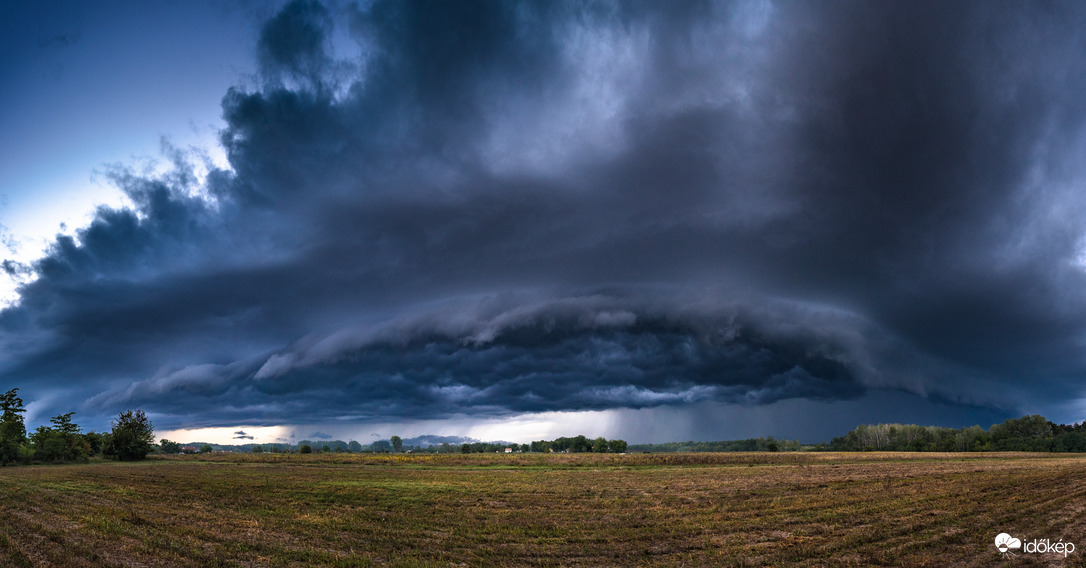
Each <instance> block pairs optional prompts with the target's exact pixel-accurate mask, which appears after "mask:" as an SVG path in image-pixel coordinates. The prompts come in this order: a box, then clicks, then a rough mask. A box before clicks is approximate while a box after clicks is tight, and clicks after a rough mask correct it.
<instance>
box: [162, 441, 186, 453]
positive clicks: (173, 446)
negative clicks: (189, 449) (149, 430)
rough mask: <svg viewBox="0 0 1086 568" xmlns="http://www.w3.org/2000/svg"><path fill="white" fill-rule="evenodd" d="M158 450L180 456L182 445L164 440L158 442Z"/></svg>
mask: <svg viewBox="0 0 1086 568" xmlns="http://www.w3.org/2000/svg"><path fill="white" fill-rule="evenodd" d="M158 450H159V451H160V452H162V453H164V454H179V453H181V444H178V443H177V442H171V441H170V440H167V439H166V438H163V439H161V440H159V441H158Z"/></svg>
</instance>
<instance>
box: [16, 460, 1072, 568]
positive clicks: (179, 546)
mask: <svg viewBox="0 0 1086 568" xmlns="http://www.w3.org/2000/svg"><path fill="white" fill-rule="evenodd" d="M1000 532H1008V533H1010V534H1011V535H1013V536H1016V537H1019V538H1021V539H1022V541H1023V542H1027V541H1028V540H1029V539H1034V538H1038V539H1040V538H1048V539H1050V540H1051V541H1052V542H1056V541H1058V540H1059V539H1061V538H1062V539H1063V540H1064V542H1068V541H1069V542H1073V543H1074V544H1075V546H1076V547H1077V550H1076V551H1075V552H1074V553H1073V554H1071V555H1070V556H1069V557H1068V558H1066V559H1064V557H1063V556H1062V555H1058V554H1054V553H1049V554H1024V553H1021V552H1019V554H1018V555H1017V556H1015V557H1013V558H1010V559H1006V560H1005V559H1003V558H1001V556H1000V554H999V552H998V551H997V550H996V548H995V546H994V545H993V539H994V537H995V535H996V534H998V533H1000ZM1083 548H1086V456H1081V455H1066V454H1063V455H1059V454H926V453H862V454H851V453H849V454H844V453H780V454H737V453H727V454H651V455H644V454H639V455H626V456H618V455H592V454H579V455H533V454H525V455H512V456H506V455H395V456H391V455H351V454H313V455H308V456H307V455H277V454H215V455H209V456H191V457H170V458H159V459H151V460H148V461H146V462H140V463H134V464H120V463H108V462H107V463H99V464H89V465H72V466H34V467H9V468H3V469H0V565H2V566H60V567H67V566H72V567H77V566H78V567H83V566H86V567H99V566H126V567H127V566H246V567H248V566H430V565H434V566H447V565H466V566H525V565H527V566H614V565H637V566H872V565H881V566H947V565H957V566H991V565H994V564H998V565H1004V564H1006V565H1007V566H1048V565H1052V566H1084V565H1086V563H1084V562H1083V554H1082V553H1083V550H1082V549H1083Z"/></svg>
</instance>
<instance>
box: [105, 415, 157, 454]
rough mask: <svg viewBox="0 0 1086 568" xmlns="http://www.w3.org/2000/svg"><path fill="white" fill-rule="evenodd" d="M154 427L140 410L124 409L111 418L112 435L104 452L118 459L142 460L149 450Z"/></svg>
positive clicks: (153, 439) (152, 442) (153, 437)
mask: <svg viewBox="0 0 1086 568" xmlns="http://www.w3.org/2000/svg"><path fill="white" fill-rule="evenodd" d="M154 441H155V429H154V427H153V426H152V425H151V421H150V420H149V419H148V418H147V415H146V414H144V413H143V411H142V410H126V411H124V412H122V413H120V414H119V415H118V416H117V418H115V419H113V435H112V436H111V437H110V442H109V446H108V447H107V450H106V454H107V455H112V456H116V458H117V459H119V460H125V461H131V460H142V459H143V458H145V457H147V454H148V453H150V452H151V446H152V445H153V444H154Z"/></svg>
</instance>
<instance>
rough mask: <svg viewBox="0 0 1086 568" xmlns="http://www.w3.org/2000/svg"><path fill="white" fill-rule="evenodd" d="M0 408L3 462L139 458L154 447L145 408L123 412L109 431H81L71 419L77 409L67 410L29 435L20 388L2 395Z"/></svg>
mask: <svg viewBox="0 0 1086 568" xmlns="http://www.w3.org/2000/svg"><path fill="white" fill-rule="evenodd" d="M0 411H2V414H0V465H13V464H29V463H63V462H86V461H89V460H90V458H92V457H108V458H111V459H118V460H139V459H143V458H145V457H146V456H147V454H148V453H150V452H151V450H152V448H153V443H154V428H153V427H152V425H151V421H150V420H148V418H147V415H146V414H144V413H143V411H142V410H126V411H124V412H122V413H120V415H118V416H117V418H115V419H113V421H112V426H113V429H112V430H111V431H110V432H86V433H84V432H81V431H80V428H79V426H78V425H77V424H76V423H75V422H73V421H72V416H74V415H75V412H67V413H64V414H58V415H56V416H54V417H53V418H50V419H49V422H50V423H51V425H49V426H47V425H42V426H38V428H37V430H34V432H32V433H30V434H29V435H28V434H27V431H26V424H25V422H24V421H23V414H24V413H25V412H26V407H25V406H24V405H23V400H22V399H21V398H19V389H17V388H15V389H11V390H9V391H7V392H6V393H4V394H3V395H0Z"/></svg>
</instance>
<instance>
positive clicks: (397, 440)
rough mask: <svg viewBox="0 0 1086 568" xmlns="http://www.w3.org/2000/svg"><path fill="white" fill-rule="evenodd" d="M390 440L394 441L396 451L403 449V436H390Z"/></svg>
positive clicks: (393, 447) (393, 445)
mask: <svg viewBox="0 0 1086 568" xmlns="http://www.w3.org/2000/svg"><path fill="white" fill-rule="evenodd" d="M388 441H389V442H392V451H394V452H401V451H403V438H400V437H399V436H393V437H391V438H389V440H388Z"/></svg>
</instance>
